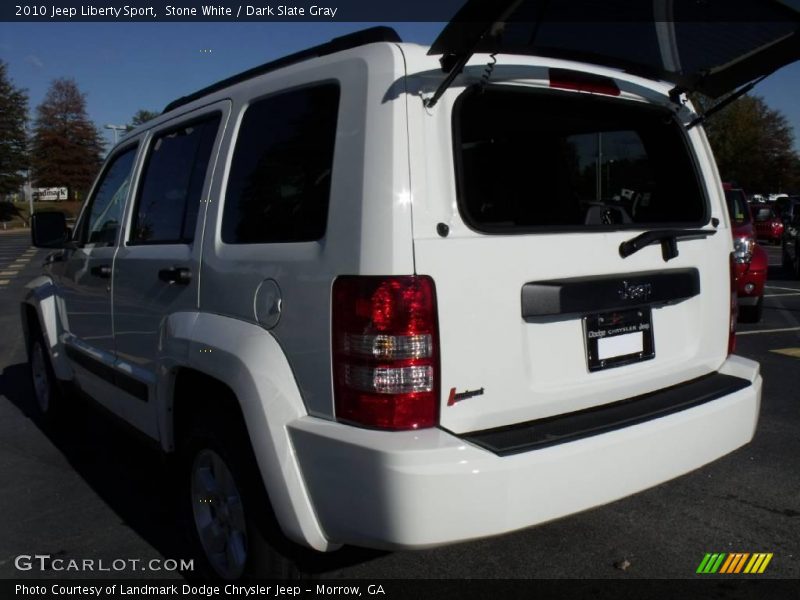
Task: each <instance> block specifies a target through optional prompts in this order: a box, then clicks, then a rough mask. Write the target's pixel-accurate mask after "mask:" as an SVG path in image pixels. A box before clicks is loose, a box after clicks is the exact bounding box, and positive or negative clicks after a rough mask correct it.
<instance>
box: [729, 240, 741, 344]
mask: <svg viewBox="0 0 800 600" xmlns="http://www.w3.org/2000/svg"><path fill="white" fill-rule="evenodd" d="M730 268H731V299H730V321H729V323H728V355H729V356H730V355H731V354H733V353H734V351H735V350H736V319H737V318H738V317H739V302H738V298H737V296H736V256H735V252H731V255H730Z"/></svg>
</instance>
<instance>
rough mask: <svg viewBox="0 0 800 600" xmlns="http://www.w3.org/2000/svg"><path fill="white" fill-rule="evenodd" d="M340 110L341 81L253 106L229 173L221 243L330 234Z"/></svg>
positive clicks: (306, 238)
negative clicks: (331, 195)
mask: <svg viewBox="0 0 800 600" xmlns="http://www.w3.org/2000/svg"><path fill="white" fill-rule="evenodd" d="M338 111H339V86H338V85H336V84H324V85H319V86H316V87H313V88H303V89H298V90H294V91H291V92H287V93H284V94H280V95H276V96H271V97H269V98H266V99H264V100H261V101H258V102H255V103H254V104H253V105H251V106H250V107H249V108H248V109H247V112H246V113H245V114H244V118H243V119H242V124H241V127H240V128H239V136H238V139H237V141H236V148H235V150H234V154H233V161H232V164H231V170H230V175H229V176H228V188H227V191H226V194H225V208H224V211H223V216H222V241H223V242H225V243H227V244H252V243H270V242H305V241H313V240H318V239H320V238H321V237H323V236H324V235H325V227H326V224H327V221H328V199H329V195H330V188H331V170H332V168H333V151H334V146H335V142H336V119H337V115H338Z"/></svg>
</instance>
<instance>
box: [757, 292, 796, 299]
mask: <svg viewBox="0 0 800 600" xmlns="http://www.w3.org/2000/svg"><path fill="white" fill-rule="evenodd" d="M780 296H800V292H786V293H785V294H764V298H778V297H780Z"/></svg>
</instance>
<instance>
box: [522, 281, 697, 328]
mask: <svg viewBox="0 0 800 600" xmlns="http://www.w3.org/2000/svg"><path fill="white" fill-rule="evenodd" d="M699 293H700V273H699V271H698V270H697V269H695V268H689V269H671V270H669V271H644V272H641V273H624V274H617V275H603V276H600V277H574V278H570V279H552V280H548V281H534V282H530V283H526V284H525V285H523V286H522V318H523V319H524V320H526V321H530V320H533V319H537V318H542V317H568V316H575V315H585V314H590V313H601V312H609V311H612V310H623V309H626V308H631V307H634V306H660V305H664V304H674V303H677V302H682V301H684V300H688V299H689V298H693V297H694V296H697V295H698V294H699Z"/></svg>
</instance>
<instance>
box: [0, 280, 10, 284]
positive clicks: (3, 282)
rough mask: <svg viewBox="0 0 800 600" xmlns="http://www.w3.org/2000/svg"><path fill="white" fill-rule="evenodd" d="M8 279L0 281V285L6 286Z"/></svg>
mask: <svg viewBox="0 0 800 600" xmlns="http://www.w3.org/2000/svg"><path fill="white" fill-rule="evenodd" d="M9 281H11V280H10V279H0V285H7V284H8V282H9Z"/></svg>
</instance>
